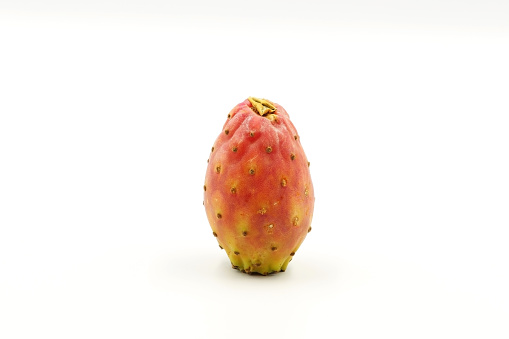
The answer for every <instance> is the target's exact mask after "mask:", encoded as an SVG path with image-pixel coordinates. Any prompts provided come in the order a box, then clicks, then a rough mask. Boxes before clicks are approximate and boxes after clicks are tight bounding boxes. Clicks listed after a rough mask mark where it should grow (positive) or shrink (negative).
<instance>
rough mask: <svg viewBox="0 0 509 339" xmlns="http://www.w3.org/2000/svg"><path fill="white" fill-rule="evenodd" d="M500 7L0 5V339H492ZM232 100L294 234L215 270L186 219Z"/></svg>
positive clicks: (503, 103) (508, 30)
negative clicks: (286, 158)
mask: <svg viewBox="0 0 509 339" xmlns="http://www.w3.org/2000/svg"><path fill="white" fill-rule="evenodd" d="M508 19H509V6H508V5H507V4H506V3H505V2H502V1H498V2H497V1H487V2H486V1H485V2H481V1H473V2H469V3H468V4H464V3H462V2H460V1H449V2H436V1H435V2H427V3H426V4H420V3H419V2H416V1H415V2H413V4H412V2H409V3H408V4H406V5H404V4H399V3H396V2H391V1H387V2H374V1H371V2H370V1H364V2H350V3H347V2H338V3H336V4H334V3H331V2H324V1H318V2H316V3H314V4H311V3H307V2H292V3H290V2H275V3H268V2H261V3H258V4H257V6H254V5H253V4H251V5H248V4H245V5H239V4H237V3H234V2H226V1H222V2H219V3H217V4H216V5H211V4H207V3H198V2H188V3H185V4H184V3H177V2H171V1H170V2H167V3H162V2H157V1H148V2H129V4H122V3H121V2H115V1H113V2H108V3H104V4H103V3H101V2H98V1H96V2H94V1H92V2H79V1H77V2H73V3H63V2H57V1H48V2H46V3H45V4H41V3H38V2H29V1H21V2H14V1H0V337H2V338H91V337H94V338H112V337H123V338H142V337H144V338H145V337H146V338H258V337H260V336H264V337H280V338H281V337H283V338H340V337H341V338H431V337H433V338H455V337H461V338H507V337H508V336H509V327H508V325H507V319H508V318H509V293H508V291H507V286H509V274H508V264H507V259H508V258H509V249H508V247H507V243H508V241H509V231H508V227H509V212H508V211H509V209H508V206H509V195H508V192H509V179H508V175H507V173H509V158H508V147H509V136H508V129H509V118H508V114H509V101H508V100H507V98H508V93H509V81H508V79H509V63H508V62H507V60H509V20H508ZM248 96H258V97H265V98H268V99H270V100H272V101H275V102H277V103H279V104H281V105H282V106H283V107H285V109H286V110H287V111H288V113H289V114H290V117H291V119H292V122H293V123H294V124H295V126H296V127H297V129H298V131H299V134H300V135H301V141H302V144H303V146H304V150H305V151H306V154H307V156H308V158H309V159H310V161H311V175H312V178H313V183H314V188H315V193H316V203H315V213H314V220H313V231H312V232H311V233H310V234H309V235H308V237H307V239H306V240H305V241H304V243H303V245H302V247H301V249H300V250H299V253H298V254H297V255H296V256H295V258H294V260H293V261H292V262H291V263H290V265H289V267H288V270H287V271H286V272H285V273H282V274H276V275H273V276H269V277H261V276H248V275H244V274H241V273H239V272H237V271H235V270H232V269H231V267H230V263H229V261H228V259H227V257H226V255H225V253H224V251H220V250H219V248H218V246H217V243H216V241H215V239H214V238H213V237H212V236H211V230H210V227H209V225H208V223H207V219H206V217H205V211H204V209H203V206H202V200H203V192H202V187H203V181H204V177H205V169H206V165H207V164H206V160H207V157H208V153H209V151H210V147H211V146H212V143H213V142H214V140H215V138H216V137H217V135H218V134H219V133H220V131H221V127H222V125H223V123H224V122H225V120H226V115H227V113H228V112H229V110H230V109H231V108H233V107H234V106H235V105H236V104H237V103H239V102H241V101H243V100H244V99H246V98H247V97H248Z"/></svg>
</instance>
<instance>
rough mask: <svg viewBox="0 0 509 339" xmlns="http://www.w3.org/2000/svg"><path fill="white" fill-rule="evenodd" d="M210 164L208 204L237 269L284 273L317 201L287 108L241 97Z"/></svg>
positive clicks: (222, 243) (215, 232)
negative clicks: (243, 99) (241, 99)
mask: <svg viewBox="0 0 509 339" xmlns="http://www.w3.org/2000/svg"><path fill="white" fill-rule="evenodd" d="M207 163H208V165H207V172H206V175H205V183H204V186H203V189H204V190H203V193H204V201H203V204H204V206H205V211H206V213H207V219H208V221H209V223H210V226H211V228H212V234H213V236H214V237H215V238H216V239H217V241H218V243H219V247H220V249H224V250H225V251H226V254H227V255H228V257H229V259H230V261H231V264H232V267H233V268H235V269H238V270H240V271H241V272H245V273H250V274H251V273H259V274H263V275H267V274H270V273H274V272H284V271H285V270H286V268H287V266H288V263H289V262H290V261H291V260H292V258H293V256H294V255H295V253H296V252H297V249H298V248H299V246H300V245H301V244H302V242H303V241H304V238H305V237H306V235H307V234H308V233H309V232H310V231H311V220H312V218H313V207H314V200H315V196H314V191H313V184H312V182H311V175H310V172H309V162H308V160H307V157H306V155H305V153H304V150H303V148H302V145H301V143H300V138H299V136H298V133H297V130H296V129H295V127H294V126H293V124H292V122H291V121H290V118H289V116H288V113H287V112H286V111H285V109H284V108H283V107H281V106H280V105H278V104H276V103H273V102H271V101H269V100H266V99H258V98H253V97H249V98H248V99H246V100H245V101H243V102H241V103H239V104H238V105H237V106H235V107H234V108H233V109H232V110H231V111H230V113H229V114H228V117H227V120H226V123H225V124H224V126H223V130H222V132H221V133H220V134H219V136H218V137H217V139H216V141H215V143H214V145H213V146H212V148H211V153H210V157H209V159H208V160H207Z"/></svg>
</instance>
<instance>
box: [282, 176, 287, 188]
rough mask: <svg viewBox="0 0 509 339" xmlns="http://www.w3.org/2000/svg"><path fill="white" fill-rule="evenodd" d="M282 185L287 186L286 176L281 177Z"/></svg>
mask: <svg viewBox="0 0 509 339" xmlns="http://www.w3.org/2000/svg"><path fill="white" fill-rule="evenodd" d="M281 186H282V187H286V179H285V178H283V179H281Z"/></svg>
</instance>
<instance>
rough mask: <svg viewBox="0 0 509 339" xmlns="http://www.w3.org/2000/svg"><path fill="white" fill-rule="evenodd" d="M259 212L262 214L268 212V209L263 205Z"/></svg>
mask: <svg viewBox="0 0 509 339" xmlns="http://www.w3.org/2000/svg"><path fill="white" fill-rule="evenodd" d="M257 213H258V214H261V215H264V214H265V213H267V210H266V209H265V207H262V208H260V209H259V210H258V212H257Z"/></svg>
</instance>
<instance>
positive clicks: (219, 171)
mask: <svg viewBox="0 0 509 339" xmlns="http://www.w3.org/2000/svg"><path fill="white" fill-rule="evenodd" d="M216 172H217V173H221V166H220V165H219V166H216Z"/></svg>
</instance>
